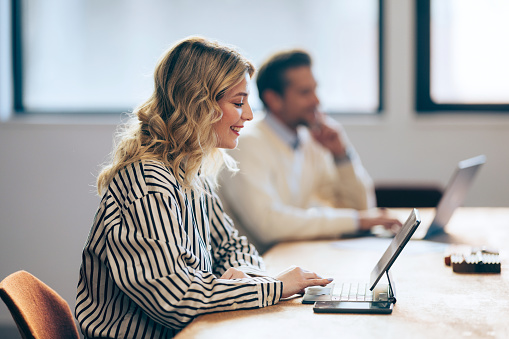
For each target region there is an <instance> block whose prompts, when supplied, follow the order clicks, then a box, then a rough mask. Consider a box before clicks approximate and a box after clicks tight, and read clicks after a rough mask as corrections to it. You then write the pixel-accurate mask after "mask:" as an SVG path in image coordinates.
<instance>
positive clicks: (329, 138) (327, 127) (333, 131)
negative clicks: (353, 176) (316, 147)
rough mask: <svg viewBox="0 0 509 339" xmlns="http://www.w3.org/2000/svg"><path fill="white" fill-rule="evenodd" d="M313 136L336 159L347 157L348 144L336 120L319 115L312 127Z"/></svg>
mask: <svg viewBox="0 0 509 339" xmlns="http://www.w3.org/2000/svg"><path fill="white" fill-rule="evenodd" d="M310 131H311V135H312V136H313V138H314V139H315V140H316V141H317V142H318V143H320V144H321V145H322V146H323V147H325V148H326V149H328V150H329V151H330V152H331V153H332V155H333V156H334V158H343V157H345V156H346V144H345V142H344V140H343V137H342V136H343V135H344V133H345V132H344V130H343V127H342V126H341V125H340V124H339V123H338V122H337V121H335V120H334V119H332V118H330V117H328V116H326V115H325V114H322V113H317V117H316V123H315V124H314V125H313V126H310Z"/></svg>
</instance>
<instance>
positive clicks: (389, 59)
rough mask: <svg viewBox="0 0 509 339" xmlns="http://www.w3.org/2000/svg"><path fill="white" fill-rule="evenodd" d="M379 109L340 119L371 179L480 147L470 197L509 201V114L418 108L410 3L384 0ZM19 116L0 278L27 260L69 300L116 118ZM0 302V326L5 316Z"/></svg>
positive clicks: (441, 166) (8, 144)
mask: <svg viewBox="0 0 509 339" xmlns="http://www.w3.org/2000/svg"><path fill="white" fill-rule="evenodd" d="M386 4H387V6H386V27H387V29H386V36H385V38H386V39H385V43H386V52H385V69H386V73H385V84H384V85H385V88H386V90H385V111H384V112H383V114H382V115H381V116H379V117H359V118H350V117H344V118H341V121H342V122H343V123H344V124H345V127H346V130H347V132H348V133H349V136H350V138H351V139H352V141H353V142H354V144H355V145H356V148H357V150H358V151H359V153H360V154H361V156H362V158H363V162H364V165H365V166H366V167H367V169H368V171H369V172H370V173H371V175H372V176H373V178H374V179H375V181H378V182H386V181H390V182H394V181H425V182H438V183H439V184H442V185H443V184H445V183H446V181H447V179H448V178H449V176H450V175H451V174H452V171H453V169H454V166H455V165H456V163H457V162H458V161H459V160H461V159H464V158H467V157H470V156H474V155H477V154H481V153H484V154H486V156H487V159H488V161H487V163H486V165H485V166H484V168H482V169H481V171H480V173H479V176H478V177H477V181H476V182H475V184H474V186H473V188H472V190H471V192H470V194H469V196H468V198H467V201H466V205H468V206H509V194H508V193H507V192H509V180H508V174H509V157H508V153H509V152H508V150H507V146H506V145H509V115H503V114H500V115H490V116H479V115H475V116H472V115H453V116H451V115H449V116H428V117H421V116H419V117H418V116H417V115H416V113H415V112H414V109H413V102H414V96H413V87H414V67H413V55H414V23H413V19H412V18H413V14H414V12H413V4H412V2H411V1H407V0H388V1H386ZM77 120H79V121H74V120H73V119H72V118H58V117H57V118H51V119H48V120H47V121H46V122H44V123H41V122H40V121H37V120H36V119H35V118H20V119H16V120H13V121H12V120H11V121H8V122H5V123H0V159H1V160H0V227H1V233H0V258H2V260H1V261H0V278H3V277H5V276H7V275H8V274H10V273H12V272H14V271H16V270H20V269H25V270H27V271H29V272H31V273H33V274H34V275H36V276H37V277H39V278H40V279H41V280H43V281H45V282H46V283H47V284H49V285H50V286H52V287H53V288H54V289H55V290H56V291H57V292H58V293H60V294H61V295H62V296H63V297H64V298H65V299H66V300H67V301H68V302H69V304H70V305H71V307H72V308H73V307H74V297H75V292H76V285H77V279H78V269H79V265H80V255H81V249H82V247H83V245H84V242H85V240H86V237H87V235H88V232H89V228H90V226H91V222H92V219H93V217H94V213H95V209H96V208H97V205H98V203H99V198H98V197H97V195H96V194H95V191H94V188H93V187H92V185H93V184H94V175H95V174H97V169H98V165H99V164H100V163H101V162H103V161H104V160H105V159H106V157H107V154H108V153H109V152H110V150H111V146H112V135H113V132H114V130H115V123H116V122H117V119H116V118H113V119H111V118H100V117H85V118H82V119H77ZM11 323H12V320H11V317H10V315H9V313H8V311H7V309H6V308H5V306H4V305H3V303H0V325H2V324H11Z"/></svg>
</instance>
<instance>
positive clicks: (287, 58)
mask: <svg viewBox="0 0 509 339" xmlns="http://www.w3.org/2000/svg"><path fill="white" fill-rule="evenodd" d="M311 64H312V61H311V56H310V55H309V53H307V52H306V51H304V50H299V49H293V50H288V51H281V52H278V53H276V54H274V55H272V56H271V57H270V58H269V59H267V60H266V61H265V62H264V63H263V64H262V66H261V67H260V69H259V71H258V75H257V77H256V86H257V87H258V95H259V96H260V99H261V100H262V102H263V104H264V105H265V106H267V105H266V104H265V101H264V100H263V93H264V92H265V91H266V90H269V89H270V90H273V91H274V92H276V93H278V94H279V95H281V96H283V95H284V91H285V89H286V86H287V85H288V82H287V79H286V78H285V75H286V71H287V70H288V69H291V68H297V67H302V66H307V67H311Z"/></svg>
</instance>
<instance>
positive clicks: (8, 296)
mask: <svg viewBox="0 0 509 339" xmlns="http://www.w3.org/2000/svg"><path fill="white" fill-rule="evenodd" d="M0 297H2V299H3V301H4V302H5V304H6V305H7V307H8V308H9V311H10V312H11V315H12V317H13V319H14V321H15V323H16V326H18V330H19V332H20V334H21V336H22V338H31V339H50V338H51V339H54V338H73V339H79V334H78V329H77V327H76V323H75V322H74V317H73V315H72V313H71V309H70V308H69V305H68V304H67V302H66V301H65V300H64V299H63V298H62V297H61V296H60V295H58V293H57V292H55V291H54V290H53V289H51V288H50V287H49V286H48V285H46V284H45V283H43V282H42V281H40V280H39V279H37V278H36V277H34V276H33V275H31V274H30V273H28V272H26V271H18V272H15V273H13V274H11V275H9V276H8V277H6V278H5V279H4V280H2V282H0Z"/></svg>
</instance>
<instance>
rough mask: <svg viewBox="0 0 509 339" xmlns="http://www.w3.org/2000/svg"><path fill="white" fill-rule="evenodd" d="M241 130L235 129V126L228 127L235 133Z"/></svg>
mask: <svg viewBox="0 0 509 339" xmlns="http://www.w3.org/2000/svg"><path fill="white" fill-rule="evenodd" d="M241 128H242V127H236V126H231V127H230V129H231V130H232V131H234V132H236V133H239V132H240V129H241Z"/></svg>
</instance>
